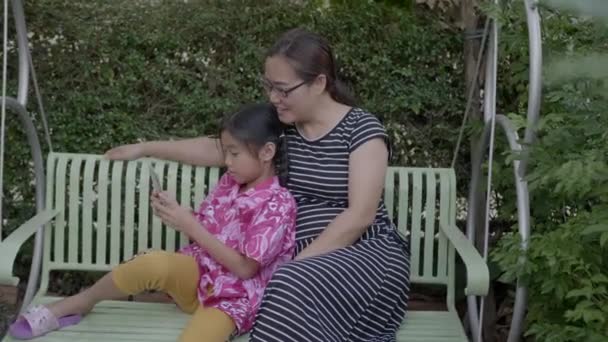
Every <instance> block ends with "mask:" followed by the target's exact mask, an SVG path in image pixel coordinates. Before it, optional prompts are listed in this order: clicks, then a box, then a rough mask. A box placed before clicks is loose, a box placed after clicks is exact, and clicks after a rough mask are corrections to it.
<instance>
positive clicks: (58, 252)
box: [53, 158, 68, 262]
mask: <svg viewBox="0 0 608 342" xmlns="http://www.w3.org/2000/svg"><path fill="white" fill-rule="evenodd" d="M67 163H68V159H67V158H60V159H59V160H58V161H57V170H56V176H55V207H56V208H61V209H63V210H61V211H60V212H59V214H58V215H57V217H56V218H55V226H54V229H53V230H54V231H55V236H54V237H53V242H54V244H53V252H54V253H53V260H55V261H58V262H64V261H65V260H64V253H65V248H64V243H65V226H66V222H65V213H66V210H65V208H66V205H65V204H66V203H65V189H66V184H65V177H66V171H67Z"/></svg>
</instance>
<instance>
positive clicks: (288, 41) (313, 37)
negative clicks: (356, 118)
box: [266, 28, 356, 106]
mask: <svg viewBox="0 0 608 342" xmlns="http://www.w3.org/2000/svg"><path fill="white" fill-rule="evenodd" d="M274 56H283V57H285V58H287V60H288V61H289V63H290V64H291V66H292V67H293V68H294V70H295V72H296V74H297V75H298V77H300V78H301V79H302V80H303V81H307V82H311V81H313V80H314V79H315V78H316V77H317V76H319V75H325V78H326V79H327V85H326V88H325V89H326V90H327V92H329V95H330V96H331V97H332V99H334V101H336V102H339V103H342V104H345V105H347V106H355V104H356V103H355V102H356V101H355V98H354V96H353V95H352V93H351V92H350V90H349V89H348V87H347V86H346V85H345V84H344V83H343V82H342V81H341V80H340V78H339V77H338V68H337V66H336V59H335V58H334V53H333V51H332V49H331V45H330V44H329V42H328V41H327V39H325V38H323V36H321V35H319V34H316V33H313V32H310V31H307V30H305V29H302V28H295V29H292V30H289V31H287V32H285V33H284V34H283V35H282V36H281V37H280V38H279V39H278V40H277V41H276V42H275V43H274V45H273V46H272V47H271V48H270V49H269V50H268V51H267V52H266V57H267V58H268V57H274Z"/></svg>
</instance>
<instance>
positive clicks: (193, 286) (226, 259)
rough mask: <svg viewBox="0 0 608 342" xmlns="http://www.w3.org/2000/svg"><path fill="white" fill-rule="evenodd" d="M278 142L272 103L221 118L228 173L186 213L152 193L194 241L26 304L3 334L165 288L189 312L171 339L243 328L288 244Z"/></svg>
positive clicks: (76, 317) (291, 230) (161, 210)
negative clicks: (51, 299)
mask: <svg viewBox="0 0 608 342" xmlns="http://www.w3.org/2000/svg"><path fill="white" fill-rule="evenodd" d="M283 139H284V137H283V136H282V125H281V123H280V121H279V119H278V115H277V113H276V111H275V109H274V107H272V106H271V105H268V104H257V105H251V106H248V107H246V108H244V109H243V110H241V111H239V112H237V113H235V114H233V115H231V116H228V117H227V118H226V119H225V120H224V122H223V125H222V129H221V134H220V143H221V147H222V150H223V154H224V161H225V165H226V167H227V172H226V174H225V175H224V176H223V177H222V178H221V179H220V181H219V183H218V185H217V187H216V188H215V189H214V190H213V191H212V192H211V193H210V194H209V196H208V197H207V198H206V199H205V200H204V201H203V202H202V203H201V205H200V208H199V210H198V211H196V212H195V213H194V215H193V214H192V211H191V210H190V209H189V208H186V207H182V206H180V205H179V204H178V203H177V202H176V201H175V199H173V197H172V196H170V195H169V194H168V193H166V192H161V193H156V194H153V196H152V206H153V209H154V212H155V214H156V215H157V216H158V217H159V218H160V219H162V221H163V222H164V223H165V224H167V225H168V226H171V227H173V228H174V229H175V230H177V231H180V232H183V233H185V234H186V235H187V236H189V237H190V239H191V240H192V241H194V243H192V244H191V245H189V246H187V247H185V248H184V249H182V250H181V251H180V252H179V253H171V252H165V251H152V252H148V253H145V254H141V255H139V256H137V257H135V258H134V259H132V260H129V261H127V262H125V263H123V264H121V265H119V266H117V267H116V268H114V269H113V270H112V272H111V273H109V274H107V275H106V276H104V277H103V278H102V279H100V280H99V281H98V282H97V283H95V285H93V286H92V287H91V288H89V289H87V290H85V291H83V292H81V293H80V294H77V295H75V296H72V297H68V298H65V299H63V300H61V301H58V302H55V303H53V304H51V305H49V306H47V307H45V306H37V307H34V308H32V309H30V310H29V311H28V312H27V313H26V314H24V315H22V316H21V317H20V318H19V319H18V320H17V321H16V322H15V323H14V324H13V325H12V326H11V328H10V332H11V334H12V335H13V336H14V337H16V338H20V339H29V338H33V337H37V336H40V335H44V334H46V333H47V332H49V331H52V330H55V329H60V328H62V327H65V326H68V325H71V324H76V323H78V322H79V321H80V318H81V315H85V314H87V313H88V312H89V311H91V310H92V308H93V306H94V305H95V304H97V303H98V302H99V301H101V300H109V299H119V298H123V297H125V296H127V295H134V294H137V293H140V292H142V291H144V290H159V291H164V292H166V293H167V294H168V295H169V296H171V297H172V298H173V300H174V301H175V302H176V304H177V305H178V306H179V307H180V308H181V309H182V310H183V311H185V312H187V313H190V314H192V315H193V316H192V319H191V320H190V322H189V323H188V324H187V325H186V327H185V329H184V330H183V332H182V334H181V336H180V341H186V342H188V341H195V340H196V341H207V342H213V341H217V342H220V341H221V342H224V341H226V340H227V339H228V338H229V337H230V335H232V334H233V333H235V332H236V333H239V334H240V333H244V332H246V331H248V330H249V329H250V328H251V327H252V325H253V319H254V317H255V313H256V311H257V309H258V307H259V304H260V301H261V298H262V294H263V292H264V288H265V286H266V284H267V283H268V281H269V280H270V278H271V275H272V274H273V272H274V271H275V270H276V269H277V267H278V266H279V265H281V264H283V263H285V262H286V261H288V260H290V259H291V256H292V254H293V251H294V239H295V217H296V204H295V201H294V199H293V197H292V196H291V195H290V194H289V192H288V191H287V190H286V189H285V188H284V187H283V185H284V184H285V181H286V180H285V179H284V178H285V175H286V158H285V156H284V149H285V143H284V142H283Z"/></svg>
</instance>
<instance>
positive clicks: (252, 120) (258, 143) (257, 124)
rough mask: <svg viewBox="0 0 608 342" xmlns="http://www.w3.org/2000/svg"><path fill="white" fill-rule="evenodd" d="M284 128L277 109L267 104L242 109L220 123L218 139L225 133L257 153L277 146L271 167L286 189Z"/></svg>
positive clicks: (286, 164) (286, 170)
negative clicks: (267, 146) (262, 149)
mask: <svg viewBox="0 0 608 342" xmlns="http://www.w3.org/2000/svg"><path fill="white" fill-rule="evenodd" d="M283 131H284V125H283V123H281V121H280V120H279V115H278V113H277V110H276V108H275V107H274V106H273V105H271V104H269V103H258V104H252V105H247V106H244V107H242V108H241V109H240V110H238V111H237V112H235V113H233V114H230V115H228V116H226V117H225V118H224V120H223V121H222V125H221V129H220V135H221V133H222V132H228V133H229V134H230V135H231V136H233V137H234V138H235V139H236V140H238V141H239V142H241V143H243V144H245V145H247V146H249V147H251V148H252V149H254V150H255V152H256V153H257V151H258V150H259V149H260V148H262V147H263V146H264V145H265V144H266V143H273V144H275V145H276V153H275V155H274V159H273V164H274V167H275V172H276V175H277V176H278V177H279V182H280V183H281V185H282V186H286V185H287V179H288V174H289V165H288V160H287V138H286V136H285V134H284V132H283Z"/></svg>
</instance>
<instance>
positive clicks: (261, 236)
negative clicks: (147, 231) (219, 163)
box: [180, 174, 296, 333]
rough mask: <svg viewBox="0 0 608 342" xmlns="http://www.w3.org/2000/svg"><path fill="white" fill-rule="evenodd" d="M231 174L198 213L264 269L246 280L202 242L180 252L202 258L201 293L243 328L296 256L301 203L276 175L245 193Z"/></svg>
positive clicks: (207, 225) (215, 232)
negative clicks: (278, 273) (276, 274)
mask: <svg viewBox="0 0 608 342" xmlns="http://www.w3.org/2000/svg"><path fill="white" fill-rule="evenodd" d="M239 188H240V186H239V184H237V182H236V181H235V180H234V178H232V177H231V176H230V175H229V174H226V175H224V176H223V177H222V178H221V179H220V181H219V183H218V185H217V187H216V188H215V189H213V190H212V191H211V193H210V194H209V195H208V196H207V198H206V199H205V200H204V201H203V202H202V203H201V205H200V208H199V210H198V211H197V212H195V215H196V216H197V218H198V221H199V222H200V223H201V225H202V226H203V227H205V229H207V230H208V231H209V232H210V233H211V234H213V235H214V236H215V237H216V238H217V239H219V240H220V241H221V242H223V243H224V244H225V245H226V246H228V247H230V248H233V249H235V250H236V251H238V252H240V253H241V254H243V255H245V256H247V257H249V258H251V259H254V260H256V261H257V262H259V263H260V270H259V272H258V273H257V274H256V275H255V276H253V277H252V278H250V279H247V280H242V279H240V278H239V277H237V276H236V275H234V274H232V273H231V272H230V271H229V270H228V269H226V268H225V267H223V266H222V265H220V264H219V263H218V262H216V261H215V260H213V258H211V256H209V255H208V254H207V252H205V250H203V249H202V248H201V247H200V246H198V244H196V243H193V244H191V245H189V246H186V247H184V248H183V249H182V250H181V251H180V252H181V253H184V254H186V255H190V256H192V257H194V258H195V259H196V261H197V262H198V265H199V270H200V275H201V276H200V280H199V287H198V297H199V300H200V301H201V303H202V304H203V305H204V306H207V307H215V308H218V309H220V310H222V311H224V312H225V313H226V314H228V315H229V316H230V317H232V319H233V320H234V322H235V324H236V326H237V329H238V331H239V333H244V332H246V331H248V330H249V329H251V327H252V326H253V320H254V318H255V314H256V312H257V310H258V308H259V305H260V302H261V299H262V295H263V294H264V289H265V287H266V285H267V284H268V281H269V280H270V277H271V276H272V274H273V273H274V272H275V271H276V269H277V268H278V267H279V266H280V265H281V264H283V263H285V262H287V261H289V260H291V258H292V254H293V251H294V245H295V221H296V203H295V200H294V199H293V197H292V196H291V194H290V193H289V191H287V189H285V188H283V187H281V186H280V185H279V181H278V178H277V177H273V178H271V179H268V180H266V181H264V182H263V183H261V184H258V185H257V186H255V187H254V188H251V189H249V190H247V191H244V192H239Z"/></svg>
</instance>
